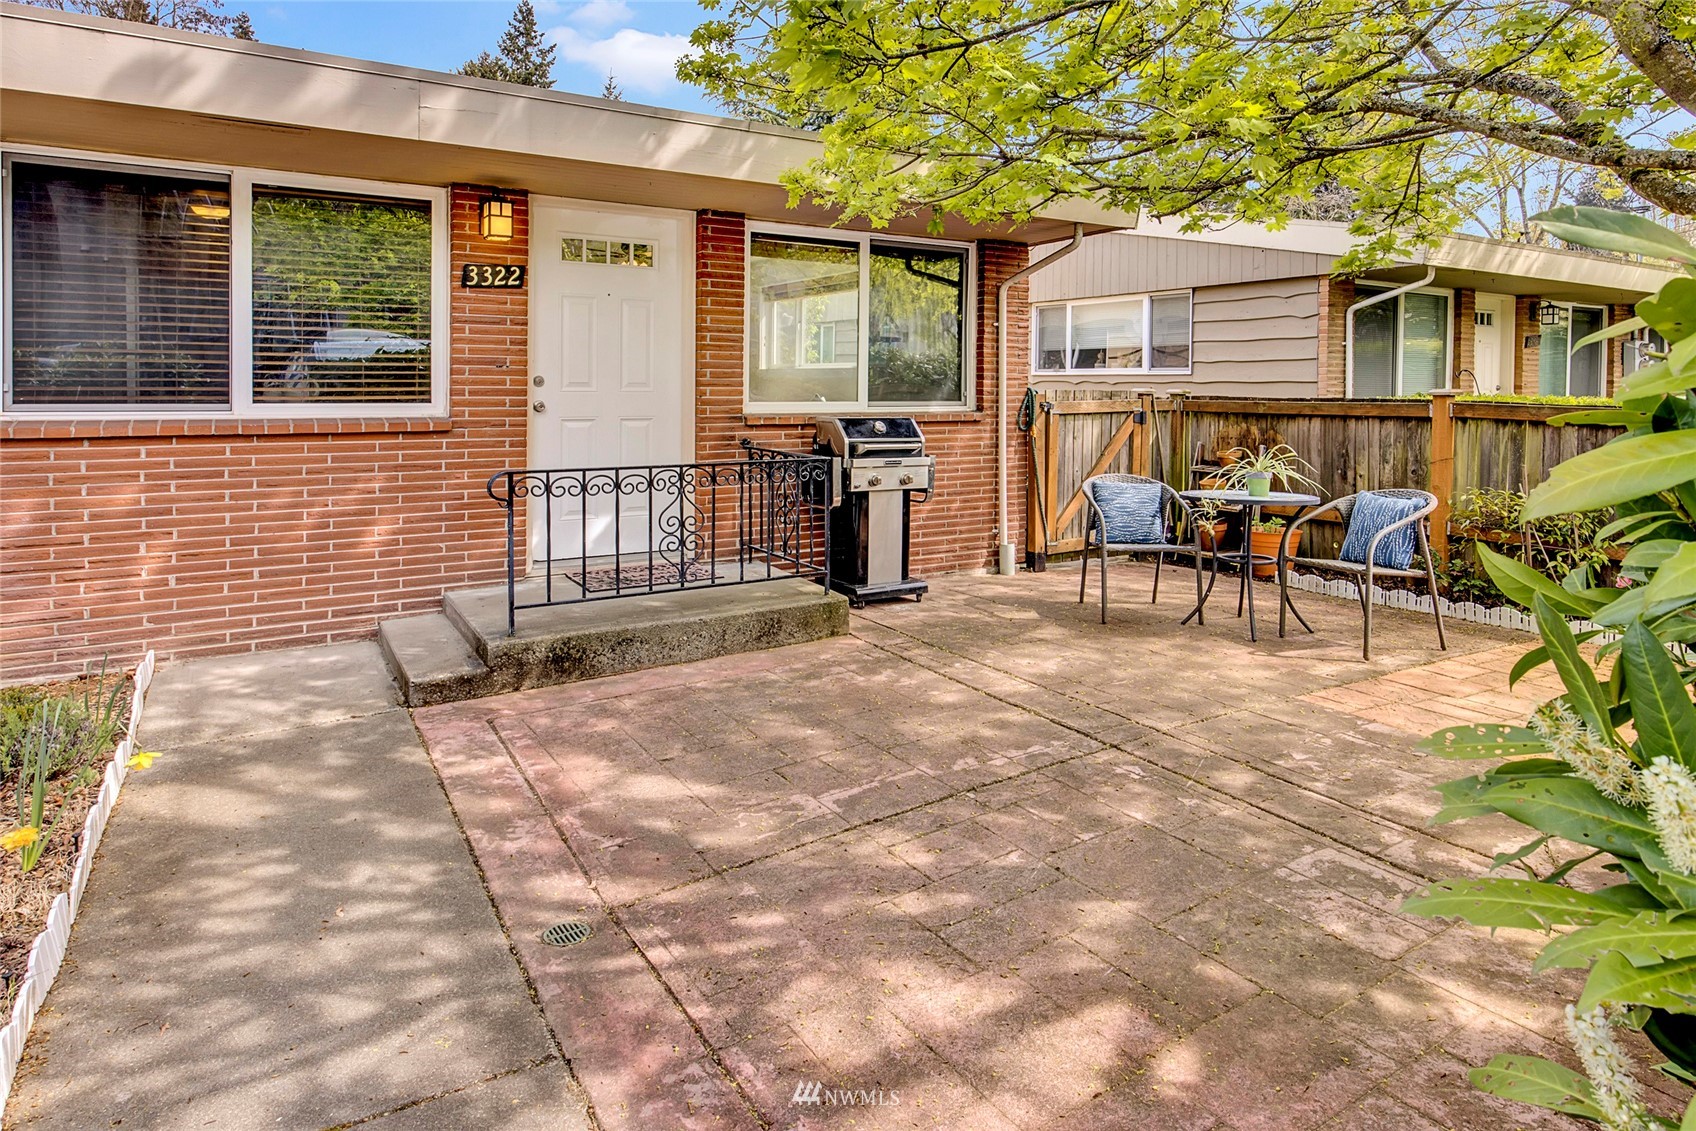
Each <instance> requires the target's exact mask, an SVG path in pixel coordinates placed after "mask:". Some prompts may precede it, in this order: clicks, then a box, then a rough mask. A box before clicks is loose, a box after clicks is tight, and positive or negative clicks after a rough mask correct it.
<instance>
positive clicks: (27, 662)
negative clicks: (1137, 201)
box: [0, 3, 1129, 682]
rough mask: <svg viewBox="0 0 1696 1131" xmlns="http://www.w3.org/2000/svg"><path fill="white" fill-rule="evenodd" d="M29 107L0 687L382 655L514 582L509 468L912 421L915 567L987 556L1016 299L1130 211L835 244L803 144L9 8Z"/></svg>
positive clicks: (5, 87) (13, 146) (7, 143)
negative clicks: (827, 423)
mask: <svg viewBox="0 0 1696 1131" xmlns="http://www.w3.org/2000/svg"><path fill="white" fill-rule="evenodd" d="M0 99H3V100H4V114H0V164H3V166H4V186H5V187H4V197H5V205H6V207H5V210H4V216H3V217H0V251H3V254H0V274H3V278H0V283H3V286H0V293H3V295H4V299H5V304H6V309H5V310H4V312H3V313H4V317H3V318H0V368H3V373H0V378H3V379H0V396H3V404H0V548H3V553H0V645H3V647H0V682H5V681H9V680H17V679H22V678H33V677H39V676H46V675H62V674H68V673H74V672H76V671H78V670H80V669H81V667H82V665H84V664H85V663H87V662H91V661H98V660H99V659H100V658H101V656H102V655H103V654H107V653H110V654H111V656H112V658H113V660H114V661H115V662H124V663H128V662H130V661H132V660H133V659H135V658H136V657H137V656H138V655H139V649H140V648H141V647H143V646H149V645H150V646H152V647H154V648H156V649H157V650H158V652H159V654H160V655H161V656H162V657H169V656H184V655H191V654H196V653H217V652H232V651H244V650H249V649H253V648H261V647H281V646H285V645H298V644H307V643H316V642H323V641H327V640H335V639H345V638H349V637H358V636H368V635H371V634H372V633H373V631H374V629H375V626H376V623H377V621H378V620H380V619H382V618H385V617H392V616H397V615H404V614H409V613H416V612H421V611H425V610H429V609H430V608H431V607H432V606H433V605H435V604H436V603H438V602H439V601H440V599H441V596H442V594H443V592H444V591H446V590H450V589H454V588H460V587H465V586H471V585H481V584H489V583H493V582H495V581H498V580H501V579H503V578H504V577H505V571H506V531H505V516H504V512H503V511H502V510H501V509H500V508H498V507H497V506H496V505H495V504H494V503H493V502H492V501H491V499H490V498H489V497H488V495H487V494H486V493H485V487H484V484H485V481H486V480H487V479H488V478H489V476H490V475H491V474H492V473H495V472H499V471H501V470H503V469H507V468H524V467H548V468H558V467H610V466H618V467H631V466H641V465H668V466H669V465H674V464H677V463H681V462H688V461H708V460H738V459H742V458H744V456H743V453H742V451H741V449H740V447H739V446H738V441H739V440H741V439H743V438H745V437H753V438H755V439H757V440H758V441H759V442H760V443H762V444H766V445H771V446H777V447H784V448H789V449H794V450H805V449H806V448H807V446H808V445H809V442H810V440H811V438H812V431H813V420H814V418H815V417H816V416H819V415H838V414H842V415H858V414H866V413H876V414H893V415H903V416H909V415H910V416H914V417H916V418H917V419H918V420H919V423H920V425H921V427H922V428H923V430H924V433H925V437H926V440H927V442H928V450H929V452H930V453H931V454H933V455H935V456H936V458H937V471H936V480H935V489H934V492H933V495H934V499H933V501H932V502H930V504H929V505H927V506H923V507H917V508H915V509H914V526H913V536H912V565H913V570H914V572H915V573H919V574H927V573H938V572H946V571H950V570H964V569H979V568H984V567H986V566H988V565H990V564H992V563H993V562H994V561H995V559H996V556H997V546H998V543H999V542H1000V541H1005V542H1014V541H1018V540H1019V536H1020V530H1019V527H1020V526H1022V522H1023V520H1022V518H1021V517H1020V511H1022V509H1023V499H1024V491H1023V484H1022V482H1020V481H1019V480H1018V479H1017V478H1016V476H1017V474H1018V470H1017V469H1018V468H1019V467H1020V466H1021V464H1020V462H1019V456H1020V455H1021V449H1020V447H1019V444H1020V441H1019V438H1018V436H1017V434H1016V433H1015V432H1014V431H1013V430H1012V429H1011V428H1010V427H1009V428H1008V429H1007V435H1008V441H1007V446H1006V447H1005V448H1004V449H1002V450H1003V452H1004V453H1005V457H1006V462H1007V464H1008V465H1009V466H1010V467H1011V468H1012V469H1013V476H1015V477H1014V478H1012V481H1011V482H1010V483H1009V484H1008V490H1009V493H1010V497H1011V505H1010V508H1009V509H1010V512H1011V514H1010V519H1009V525H1010V526H1012V527H1013V529H1011V530H1008V531H1005V532H1003V531H1001V530H998V529H997V524H998V515H997V485H998V475H997V462H998V460H997V445H998V442H999V441H998V420H997V411H998V410H999V411H1000V412H1002V413H1003V414H1004V415H1005V418H1007V419H1009V420H1010V419H1011V417H1012V416H1013V414H1014V413H1016V411H1017V409H1018V406H1019V401H1020V395H1021V394H1022V392H1023V388H1024V383H1025V374H1026V373H1027V372H1028V371H1029V362H1028V360H1027V359H1026V358H1025V356H1024V350H1025V346H1026V342H1027V340H1028V338H1027V330H1026V327H1027V325H1028V322H1027V318H1026V315H1027V306H1026V303H1025V297H1024V294H1025V288H1024V285H1023V284H1022V283H1020V284H1013V283H1012V277H1013V276H1014V275H1015V274H1016V273H1017V272H1019V271H1020V270H1021V269H1022V268H1023V267H1024V266H1025V265H1026V263H1027V262H1028V255H1029V249H1030V247H1031V246H1032V245H1038V244H1041V243H1044V242H1047V241H1055V240H1061V239H1067V238H1070V237H1071V236H1072V234H1073V232H1074V230H1075V228H1074V226H1075V225H1076V224H1083V225H1084V226H1085V228H1086V229H1087V230H1089V231H1093V232H1100V231H1106V230H1111V229H1116V228H1119V227H1122V226H1124V225H1125V224H1126V223H1127V222H1128V220H1129V218H1128V217H1126V216H1124V215H1122V214H1117V213H1113V212H1111V211H1107V210H1104V209H1101V208H1098V207H1096V206H1095V205H1093V204H1091V203H1088V202H1078V203H1073V204H1068V205H1065V206H1063V207H1058V208H1056V209H1053V210H1050V211H1048V212H1047V213H1045V214H1044V215H1043V216H1041V217H1038V218H1036V219H1035V220H1033V221H1032V222H1030V223H1028V224H1025V225H1023V226H1021V227H1019V228H1017V229H1010V228H1009V226H1007V225H1004V224H997V225H981V226H973V225H970V224H966V223H963V222H960V221H957V220H950V221H949V222H948V223H947V224H946V225H945V226H944V230H943V231H942V232H940V233H932V232H929V231H928V230H927V224H926V219H925V218H923V217H920V218H912V219H908V220H905V221H901V222H897V223H896V224H894V225H892V226H891V227H889V228H887V229H882V230H879V231H877V232H873V231H872V230H871V229H870V227H869V226H868V225H865V224H857V225H856V224H848V225H840V226H838V225H836V224H835V223H834V222H835V221H836V220H837V217H836V216H834V215H832V214H829V213H826V212H824V211H823V210H821V209H819V208H816V207H814V206H812V205H809V204H802V205H800V206H798V207H790V205H789V199H788V197H789V194H788V190H787V188H786V187H785V186H784V184H783V182H782V175H783V173H784V172H785V171H786V170H789V169H793V168H795V167H797V166H800V165H803V164H805V163H806V162H808V161H810V160H812V159H813V158H815V157H816V156H817V155H818V154H819V152H820V149H819V144H818V141H817V138H816V137H814V136H813V135H811V134H806V133H803V132H800V131H796V130H788V129H781V128H777V127H771V126H765V125H759V124H754V123H749V122H742V121H734V120H730V119H725V118H717V117H712V116H708V115H702V114H689V113H679V112H675V111H670V110H663V109H656V108H652V107H644V106H638V105H635V104H632V103H628V102H622V101H616V102H615V101H605V100H602V99H597V98H585V97H580V96H577V95H571V94H566V93H562V92H558V91H553V90H537V89H534V88H528V87H518V86H512V85H508V84H504V83H496V82H488V81H484V80H481V79H474V78H468V77H465V76H461V75H449V74H440V73H434V72H429V71H421V70H417V69H413V68H406V67H394V66H388V65H384V64H379V63H370V62H364V61H360V60H355V59H344V58H339V57H335V56H329V55H322V54H316V53H312V52H306V51H297V50H292V49H287V48H281V47H275V46H271V45H267V44H259V43H249V42H243V41H240V40H231V39H221V38H216V37H211V36H204V35H196V34H192V33H187V32H179V31H172V30H166V29H161V28H157V27H150V26H146V25H142V24H137V23H126V22H122V21H116V20H107V19H101V18H98V17H93V16H84V15H78V14H72V13H66V12H58V11H51V10H46V9H43V8H37V7H23V6H19V5H12V4H4V3H0ZM1003 284H1008V285H1009V287H1010V291H1009V297H1010V303H1009V318H1008V324H1007V326H1006V328H1005V336H1004V337H1003V334H1002V333H1001V328H1000V327H998V326H997V325H996V302H997V294H998V291H999V290H1000V288H1001V287H1002V285H1003ZM1003 340H1004V341H1005V348H1006V353H1007V358H1008V361H1007V367H1006V372H1007V374H1008V384H1009V385H1011V386H1013V388H1012V390H1011V393H1010V394H1009V391H1008V390H1006V389H1002V388H998V386H997V372H998V364H999V357H998V351H999V350H1000V348H1001V344H1002V342H1003ZM580 505H581V506H587V505H589V504H580ZM597 505H598V504H597ZM679 505H681V504H679ZM608 507H609V508H610V504H608ZM527 513H528V517H529V525H530V529H529V531H528V534H529V536H530V537H531V538H535V539H539V538H540V536H541V534H542V533H543V532H544V530H545V529H547V528H544V526H543V523H544V521H548V520H547V519H545V518H544V514H551V515H552V520H551V521H552V522H553V523H554V526H555V527H556V528H557V529H556V535H557V539H558V543H560V544H568V545H569V544H571V540H572V539H574V538H575V539H578V542H579V548H582V549H583V550H584V553H585V555H586V556H600V555H602V554H604V553H605V547H607V546H611V545H614V540H618V541H617V545H618V546H619V548H620V549H621V550H622V552H625V553H631V552H635V551H637V550H639V549H640V547H639V546H633V543H632V542H631V539H632V538H637V540H638V541H640V538H642V537H647V536H648V535H647V533H646V532H647V530H648V526H647V525H646V524H643V525H642V526H640V527H638V528H635V529H637V530H639V531H640V532H641V533H640V534H633V533H632V530H631V529H625V530H624V531H623V533H622V534H620V533H619V526H618V522H617V521H616V514H615V513H614V512H612V511H611V510H610V509H606V508H603V510H602V511H598V512H595V514H594V515H593V522H589V521H586V520H585V521H579V520H582V519H583V518H584V512H583V511H582V510H581V509H580V510H578V511H577V512H576V517H573V511H572V508H571V506H569V505H567V504H565V503H563V502H562V503H561V504H560V505H559V506H557V507H551V508H548V507H542V506H537V507H532V508H530V509H529V510H528V512H527ZM584 529H587V530H588V531H589V532H588V533H587V534H585V533H583V530H584ZM573 530H577V533H575V534H574V533H573ZM523 537H524V532H522V531H521V532H520V538H523ZM585 543H587V545H586V546H585V545H584V544H585ZM519 552H520V554H521V555H522V556H523V557H524V558H525V559H526V560H527V559H528V558H529V557H530V555H523V547H522V544H521V545H520V547H519ZM573 552H575V551H573ZM520 568H523V564H522V563H521V565H520Z"/></svg>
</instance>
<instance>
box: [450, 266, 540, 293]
mask: <svg viewBox="0 0 1696 1131" xmlns="http://www.w3.org/2000/svg"><path fill="white" fill-rule="evenodd" d="M459 285H460V286H462V287H479V288H480V287H522V286H523V285H524V268H523V267H522V266H521V265H517V264H507V263H466V264H463V265H462V266H461V267H460V269H459Z"/></svg>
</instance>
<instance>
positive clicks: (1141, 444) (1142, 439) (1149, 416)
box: [1131, 389, 1154, 476]
mask: <svg viewBox="0 0 1696 1131" xmlns="http://www.w3.org/2000/svg"><path fill="white" fill-rule="evenodd" d="M1137 411H1138V412H1140V413H1142V423H1141V424H1140V425H1138V426H1137V430H1136V431H1135V432H1133V433H1131V474H1133V475H1142V476H1153V474H1154V460H1153V458H1152V456H1151V455H1150V452H1149V445H1150V444H1151V442H1152V439H1151V438H1152V437H1153V435H1154V391H1153V390H1152V389H1138V390H1137Z"/></svg>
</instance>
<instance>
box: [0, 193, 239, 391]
mask: <svg viewBox="0 0 1696 1131" xmlns="http://www.w3.org/2000/svg"><path fill="white" fill-rule="evenodd" d="M7 182H8V184H9V185H10V187H11V197H12V199H11V209H10V211H11V235H12V238H11V240H10V241H9V243H10V247H11V265H10V271H11V278H10V285H11V294H12V309H11V312H10V313H11V334H10V339H11V354H12V385H11V403H12V404H15V405H156V404H186V405H221V404H227V403H228V402H229V396H230V184H229V181H228V180H227V179H226V180H213V179H209V178H189V177H175V176H167V175H163V174H158V175H155V174H142V173H116V172H109V171H106V170H102V169H83V168H55V167H53V166H49V165H37V164H33V163H26V162H23V161H18V162H15V163H12V164H10V165H9V167H8V169H7Z"/></svg>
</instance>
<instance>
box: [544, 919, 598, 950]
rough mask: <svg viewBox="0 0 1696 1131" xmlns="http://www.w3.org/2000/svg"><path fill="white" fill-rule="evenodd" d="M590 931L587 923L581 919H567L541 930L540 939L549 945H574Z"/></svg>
mask: <svg viewBox="0 0 1696 1131" xmlns="http://www.w3.org/2000/svg"><path fill="white" fill-rule="evenodd" d="M591 933H592V932H590V930H589V924H587V923H585V922H583V920H581V919H568V920H566V921H565V922H563V923H555V924H554V925H553V926H551V927H549V928H548V929H547V930H545V931H543V932H542V941H543V942H545V943H547V944H548V945H549V946H576V945H577V944H578V943H580V942H583V941H584V940H586V939H587V938H588V937H589V935H590V934H591Z"/></svg>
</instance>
